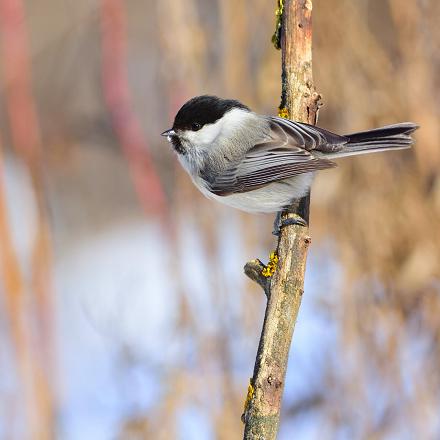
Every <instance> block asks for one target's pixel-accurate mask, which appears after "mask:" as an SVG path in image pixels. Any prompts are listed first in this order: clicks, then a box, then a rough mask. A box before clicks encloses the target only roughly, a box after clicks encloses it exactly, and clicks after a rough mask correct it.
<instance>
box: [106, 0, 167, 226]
mask: <svg viewBox="0 0 440 440" xmlns="http://www.w3.org/2000/svg"><path fill="white" fill-rule="evenodd" d="M125 7H126V6H125V3H124V1H122V0H102V2H101V32H102V39H101V41H102V43H101V44H102V67H101V69H102V82H103V88H104V96H105V101H106V104H107V107H108V110H109V112H110V115H111V118H112V122H113V127H114V129H115V132H116V135H117V136H118V138H119V142H120V143H121V147H122V150H123V152H124V154H125V157H126V158H127V161H128V164H129V166H130V170H131V174H132V178H133V181H134V186H135V189H136V192H137V195H138V197H139V200H140V202H141V204H142V206H143V208H144V209H145V210H146V211H147V212H148V211H151V210H153V211H154V212H156V213H158V214H159V215H160V216H161V217H162V218H165V217H166V215H165V214H166V198H165V193H164V191H163V188H162V184H161V181H160V178H159V175H158V174H157V172H156V169H155V166H154V163H153V160H152V158H151V155H150V152H149V149H148V145H147V143H146V141H145V139H144V136H143V134H142V129H141V126H140V123H139V121H138V119H137V117H136V115H135V114H134V112H133V108H132V100H131V96H130V91H129V86H128V80H127V69H126V39H127V33H126V13H125Z"/></svg>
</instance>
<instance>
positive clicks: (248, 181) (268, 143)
mask: <svg viewBox="0 0 440 440" xmlns="http://www.w3.org/2000/svg"><path fill="white" fill-rule="evenodd" d="M270 128H271V130H270V134H269V136H268V138H267V139H264V140H262V141H261V142H260V143H257V144H256V145H254V146H253V147H252V148H251V149H249V150H248V152H247V153H246V155H245V156H244V157H243V158H242V160H240V161H237V162H235V163H233V164H231V166H230V167H229V168H228V169H227V170H225V171H223V172H222V173H221V174H217V175H216V176H215V177H213V178H211V180H210V181H207V183H208V185H209V189H210V191H211V192H212V193H214V194H216V195H221V196H225V195H230V194H233V193H242V192H247V191H252V190H255V189H258V188H261V187H262V186H265V185H267V184H269V183H272V182H276V181H279V180H284V179H288V178H291V177H294V176H297V175H299V174H303V173H308V172H313V171H317V170H322V169H326V168H332V167H335V166H336V164H335V163H334V162H332V161H330V160H328V159H325V158H323V157H322V154H319V153H318V154H319V157H317V156H316V155H314V154H313V151H314V150H315V151H319V152H321V153H325V152H326V151H328V152H334V151H338V149H340V148H342V145H344V144H345V143H346V142H347V140H346V138H344V137H343V136H338V135H334V134H333V133H330V132H326V131H325V130H324V131H322V130H321V129H316V127H314V126H309V125H307V124H299V123H295V122H292V121H288V120H285V119H281V118H270ZM326 133H328V134H327V135H326Z"/></svg>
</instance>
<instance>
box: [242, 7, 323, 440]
mask: <svg viewBox="0 0 440 440" xmlns="http://www.w3.org/2000/svg"><path fill="white" fill-rule="evenodd" d="M283 3H284V5H283ZM279 4H280V5H283V6H284V7H283V11H282V16H281V29H280V31H281V32H280V37H281V50H282V95H281V105H280V114H281V115H283V116H287V117H289V118H290V119H293V120H297V121H302V122H307V123H310V124H314V123H315V121H316V113H317V110H318V106H319V99H320V96H319V95H318V94H317V93H316V92H315V89H314V86H313V82H312V21H311V18H312V1H311V0H285V1H284V2H282V1H280V2H279ZM308 211H309V197H305V198H304V199H301V200H298V201H296V202H295V203H294V204H293V205H292V206H291V207H290V208H289V209H288V210H287V211H286V212H284V213H283V214H282V215H283V218H284V219H286V218H289V217H295V216H298V215H299V216H301V217H302V218H303V219H305V220H306V221H307V222H308ZM309 244H310V237H309V229H308V227H306V226H301V225H298V224H293V225H289V226H285V227H283V228H282V229H281V233H280V235H279V239H278V247H277V254H278V258H279V261H278V266H277V269H276V271H275V273H274V275H273V277H272V278H271V279H270V284H269V286H268V288H266V289H265V290H266V293H267V294H268V303H267V307H266V313H265V318H264V324H263V330H262V333H261V338H260V343H259V347H258V352H257V358H256V361H255V368H254V374H253V377H252V379H251V384H250V387H249V396H248V399H249V401H248V404H247V407H246V408H245V413H244V415H243V417H244V422H245V431H244V438H245V439H252V440H255V439H261V440H263V439H264V440H271V439H275V438H276V435H277V432H278V426H279V419H280V412H281V400H282V395H283V390H284V380H285V376H286V369H287V360H288V355H289V349H290V343H291V340H292V335H293V329H294V326H295V322H296V318H297V315H298V311H299V307H300V304H301V298H302V295H303V288H304V275H305V266H306V257H307V249H308V246H309ZM260 264H261V263H260ZM245 272H246V274H247V275H248V276H250V277H251V278H252V279H253V280H254V281H257V282H258V283H259V284H260V285H262V286H265V285H266V284H264V279H263V276H262V275H260V274H261V269H259V262H258V260H254V261H252V262H249V263H247V265H246V267H245Z"/></svg>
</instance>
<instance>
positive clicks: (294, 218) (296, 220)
mask: <svg viewBox="0 0 440 440" xmlns="http://www.w3.org/2000/svg"><path fill="white" fill-rule="evenodd" d="M290 225H299V226H308V225H307V222H306V221H305V220H304V219H303V218H302V217H301V216H300V215H298V214H294V213H288V214H287V216H283V214H282V213H281V212H278V213H277V215H276V217H275V221H274V224H273V231H272V234H273V235H277V236H278V235H280V232H281V228H284V227H285V226H290Z"/></svg>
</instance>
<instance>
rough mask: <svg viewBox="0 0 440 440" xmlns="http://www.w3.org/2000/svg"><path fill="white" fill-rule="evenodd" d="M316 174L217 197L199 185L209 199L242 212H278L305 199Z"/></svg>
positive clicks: (299, 176)
mask: <svg viewBox="0 0 440 440" xmlns="http://www.w3.org/2000/svg"><path fill="white" fill-rule="evenodd" d="M313 176H314V173H305V174H300V175H298V176H295V177H292V178H290V179H286V180H282V181H279V182H273V183H270V184H268V185H266V186H264V187H262V188H259V189H256V190H254V191H248V192H243V193H235V194H231V195H228V196H217V195H215V194H212V193H211V192H209V191H208V190H207V189H205V188H201V187H200V186H199V185H197V186H198V187H199V188H200V189H201V191H202V192H203V193H204V194H205V195H206V196H207V197H209V198H212V199H214V200H216V201H218V202H220V203H224V204H225V205H228V206H231V207H233V208H237V209H240V210H242V211H247V212H253V213H263V212H278V211H280V210H281V209H283V208H284V207H285V206H287V205H290V204H291V202H292V201H293V200H294V199H298V198H301V197H304V196H305V195H306V194H307V192H308V191H309V189H310V186H311V184H312V181H313Z"/></svg>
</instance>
